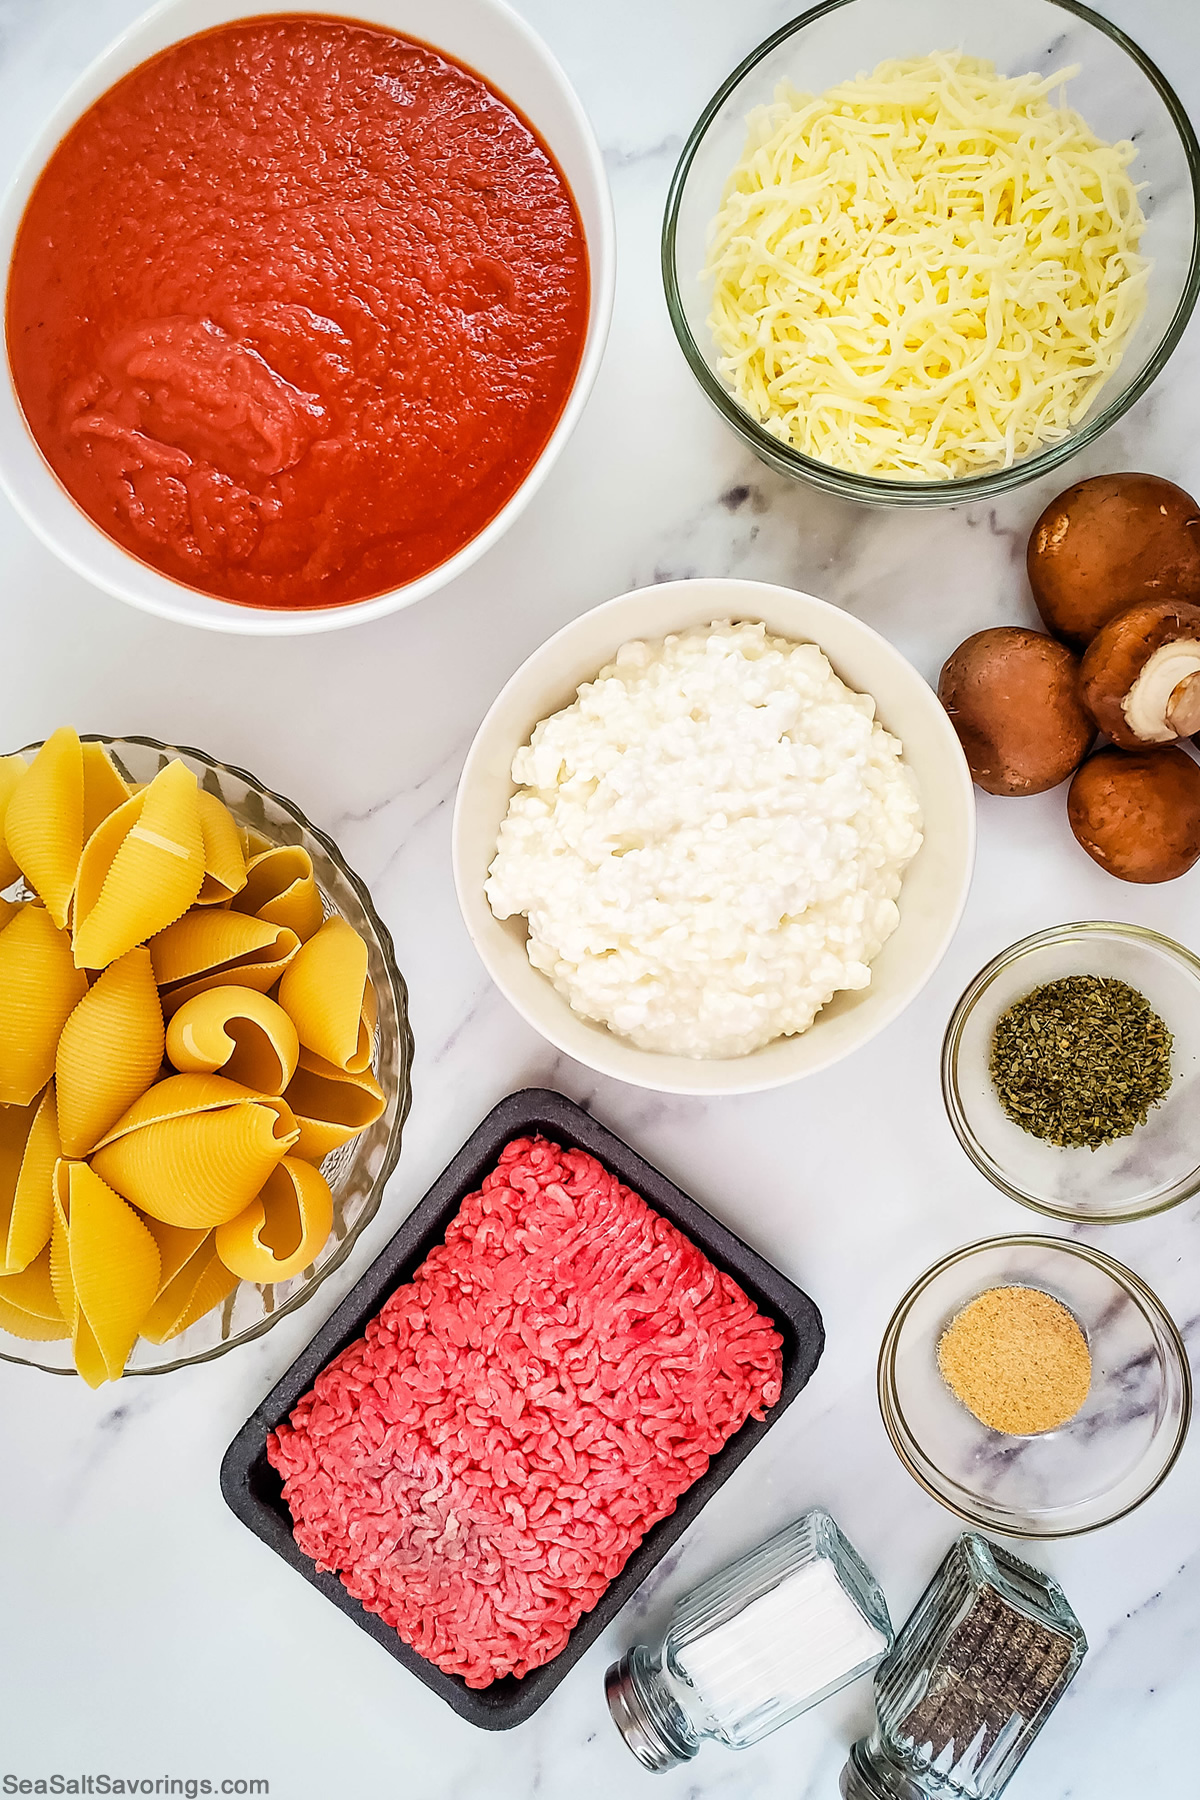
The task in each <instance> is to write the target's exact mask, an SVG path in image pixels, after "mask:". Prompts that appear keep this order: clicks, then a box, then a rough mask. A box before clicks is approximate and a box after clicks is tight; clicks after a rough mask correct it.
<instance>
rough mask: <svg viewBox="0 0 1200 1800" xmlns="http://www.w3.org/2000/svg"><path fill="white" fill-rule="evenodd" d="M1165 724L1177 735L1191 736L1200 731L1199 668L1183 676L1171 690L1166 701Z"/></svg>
mask: <svg viewBox="0 0 1200 1800" xmlns="http://www.w3.org/2000/svg"><path fill="white" fill-rule="evenodd" d="M1167 724H1168V725H1169V726H1170V727H1171V730H1172V731H1173V732H1175V733H1176V735H1177V736H1178V737H1191V735H1192V733H1193V732H1195V731H1200V670H1197V671H1196V672H1195V673H1194V674H1191V675H1188V676H1185V678H1184V679H1183V680H1182V681H1181V682H1180V683H1179V684H1178V686H1177V687H1175V688H1173V689H1172V690H1171V698H1170V699H1169V700H1168V701H1167Z"/></svg>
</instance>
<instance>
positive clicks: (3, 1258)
mask: <svg viewBox="0 0 1200 1800" xmlns="http://www.w3.org/2000/svg"><path fill="white" fill-rule="evenodd" d="M18 1139H19V1140H20V1141H19V1149H18V1145H17V1140H18ZM61 1154H62V1149H61V1146H60V1144H59V1141H58V1120H57V1117H56V1114H55V1107H54V1085H53V1083H51V1085H50V1086H49V1087H48V1088H47V1089H46V1091H45V1093H44V1094H43V1095H42V1097H41V1099H40V1100H39V1101H37V1102H36V1103H35V1104H34V1105H32V1106H22V1107H17V1106H12V1107H4V1108H2V1109H0V1273H6V1274H15V1273H17V1272H18V1271H19V1270H21V1269H26V1268H28V1267H29V1265H30V1264H31V1263H32V1262H33V1261H34V1260H35V1259H36V1258H37V1257H38V1256H40V1255H41V1253H42V1251H43V1250H44V1249H45V1248H46V1246H47V1245H48V1244H49V1242H50V1230H51V1226H52V1225H53V1223H54V1167H55V1164H56V1163H57V1161H58V1159H59V1157H60V1155H61ZM10 1178H11V1179H10Z"/></svg>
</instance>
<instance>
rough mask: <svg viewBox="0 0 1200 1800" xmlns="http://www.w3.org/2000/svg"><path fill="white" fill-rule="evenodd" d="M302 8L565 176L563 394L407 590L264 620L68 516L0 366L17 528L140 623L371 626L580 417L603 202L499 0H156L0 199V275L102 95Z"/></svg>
mask: <svg viewBox="0 0 1200 1800" xmlns="http://www.w3.org/2000/svg"><path fill="white" fill-rule="evenodd" d="M304 11H310V12H312V13H315V14H319V15H320V16H322V17H326V18H328V17H335V18H347V19H353V20H355V21H356V22H357V23H360V24H361V23H364V22H365V23H367V24H371V25H378V26H380V27H382V28H383V29H384V30H388V31H395V32H398V33H399V34H400V35H401V36H405V37H412V38H418V39H420V40H422V41H423V42H425V43H428V44H431V45H432V46H433V47H434V48H435V49H438V50H442V51H444V52H445V53H446V54H447V55H448V56H451V57H454V58H455V59H456V60H457V61H459V62H462V63H465V64H466V65H467V66H468V67H469V68H471V69H474V70H475V71H476V72H477V73H478V74H480V75H481V76H483V78H484V79H485V80H486V81H487V82H488V83H489V85H490V86H492V87H494V88H496V89H497V90H498V91H499V92H500V93H501V94H502V95H504V96H505V98H506V99H508V100H510V101H511V102H512V103H513V104H514V105H515V106H516V107H517V108H518V109H519V110H520V111H521V112H522V113H523V114H524V115H525V117H526V118H527V119H529V121H530V123H531V124H533V125H534V126H535V127H536V129H537V130H538V131H539V132H540V133H541V135H542V137H543V138H544V140H545V141H546V143H547V144H548V145H549V146H550V149H551V150H552V151H553V152H554V155H555V157H556V158H557V160H558V164H559V167H560V168H561V169H562V171H563V174H564V175H565V176H566V178H567V181H568V183H569V185H570V188H571V191H572V193H573V194H574V196H575V203H576V205H577V206H578V208H579V213H580V217H581V218H582V221H583V229H584V235H585V237H586V240H587V247H588V257H589V262H590V269H591V308H590V312H589V317H588V329H587V337H586V340H585V342H584V349H583V355H582V357H581V359H580V364H579V370H578V373H577V374H576V377H575V385H574V387H573V388H572V390H571V394H570V397H569V399H568V401H567V404H566V406H565V407H564V409H563V413H562V417H561V418H560V419H559V421H558V424H557V426H556V427H555V429H554V432H553V435H552V436H551V438H550V440H549V442H548V443H547V445H546V447H545V449H544V450H543V451H542V454H541V456H540V457H539V458H538V460H537V462H536V463H535V464H534V466H533V468H532V469H531V470H530V472H529V474H528V475H527V476H526V478H525V480H524V481H523V482H522V484H521V486H520V487H519V488H518V489H517V491H516V493H515V494H514V495H513V497H512V499H511V500H509V502H508V504H507V505H506V506H505V507H504V508H503V510H502V511H501V512H499V513H497V515H496V517H495V518H494V519H493V520H492V522H491V524H490V525H488V526H486V527H485V529H484V530H483V531H481V532H480V533H479V534H478V536H477V537H474V538H472V540H471V542H470V543H469V544H466V545H464V546H463V548H462V549H461V550H459V551H458V552H457V554H456V555H454V556H452V557H451V558H450V559H449V561H447V562H444V563H442V564H441V566H440V567H439V568H437V569H432V570H430V572H429V573H428V574H427V575H423V576H422V577H421V578H420V579H419V580H418V581H410V582H406V583H405V584H404V586H403V587H398V588H393V589H392V590H391V592H389V593H386V594H379V595H376V596H375V598H374V599H370V600H358V601H351V602H349V603H348V604H346V605H344V606H330V607H315V608H312V609H307V610H306V609H301V608H292V609H290V610H284V609H281V610H280V611H278V612H270V611H266V610H264V609H262V608H259V607H250V606H240V605H238V604H237V603H236V602H235V601H231V600H220V599H216V598H214V597H212V596H210V595H207V594H202V593H199V592H197V591H196V590H195V589H193V588H189V587H185V586H184V585H183V584H182V583H181V582H178V581H173V580H171V578H170V577H169V576H167V575H162V574H160V573H159V572H158V570H156V569H152V568H150V567H148V565H146V564H145V563H142V562H139V561H138V559H137V558H136V557H134V556H131V555H130V554H129V552H128V551H127V550H124V549H123V548H122V547H121V546H120V545H119V544H117V543H115V542H114V541H113V540H112V539H111V538H110V537H108V536H107V534H106V533H105V532H103V531H101V529H100V527H99V526H98V525H95V524H93V522H92V520H91V519H90V518H88V516H87V514H86V513H85V512H83V510H82V509H81V508H80V507H78V506H76V504H75V502H74V501H73V500H72V499H71V497H70V495H69V494H68V493H67V491H66V489H65V488H64V487H62V486H61V484H60V483H59V481H58V479H57V478H56V476H55V475H54V474H53V472H52V471H51V469H50V466H49V464H48V463H47V462H46V461H45V459H44V457H43V456H42V453H41V451H40V450H39V449H38V446H37V444H36V442H35V441H34V438H33V436H32V434H31V432H30V430H29V427H28V426H27V425H26V423H25V417H24V414H23V413H22V411H21V407H20V403H19V401H18V400H17V396H16V391H15V389H14V387H13V382H12V376H11V373H10V371H9V368H8V358H7V355H6V356H5V357H4V373H3V376H2V377H0V485H3V487H4V490H5V492H6V493H7V494H8V497H9V499H10V500H11V501H12V503H13V505H14V506H15V507H16V509H17V511H18V512H19V513H20V514H21V515H22V517H23V518H24V519H25V521H26V523H27V524H28V525H29V526H31V527H32V529H33V530H34V531H35V532H36V533H37V534H38V536H39V537H40V538H41V539H42V540H43V542H44V543H45V544H47V545H48V546H49V548H50V549H51V550H53V551H54V553H55V555H57V556H59V557H61V558H62V560H63V561H64V562H65V563H67V564H68V565H69V566H70V567H71V568H73V569H74V570H76V572H77V573H78V574H80V575H82V576H84V577H85V579H86V580H88V581H91V582H94V583H95V585H96V586H97V587H100V588H103V589H105V591H106V592H108V593H110V594H115V595H116V596H117V598H118V599H121V600H128V601H129V602H130V603H131V604H132V605H134V606H139V607H141V608H142V609H143V610H144V611H146V612H151V613H157V614H159V616H160V617H162V618H166V619H175V620H179V621H181V622H182V623H184V624H187V625H201V626H205V627H207V628H208V629H210V630H213V631H233V632H242V633H248V634H251V635H256V636H291V635H295V634H297V633H302V632H312V631H333V630H336V629H337V628H338V627H339V626H343V625H355V624H358V623H359V622H360V621H362V620H364V619H378V618H381V617H382V616H383V615H384V614H385V613H391V612H396V611H398V610H399V608H401V607H404V606H411V605H412V603H413V602H414V601H415V600H420V599H423V598H424V596H425V595H426V594H431V593H433V592H434V590H435V589H437V588H440V587H444V586H445V584H446V583H447V582H449V581H453V580H454V578H455V576H457V575H461V574H462V572H463V570H464V569H468V568H470V566H471V564H472V563H473V562H475V561H477V559H478V558H479V557H481V556H482V555H483V553H484V551H485V550H487V549H489V548H490V546H491V545H492V544H494V543H495V542H496V541H497V539H498V538H500V537H502V536H503V534H504V533H505V532H506V531H507V530H508V528H509V526H510V525H511V524H512V523H513V521H514V519H516V518H518V517H519V515H520V514H521V513H522V512H523V511H524V509H525V507H526V506H527V505H528V504H529V502H530V500H531V499H532V498H533V496H534V494H535V493H536V492H537V490H538V488H539V487H540V486H541V485H542V482H543V481H544V480H545V479H546V476H547V475H548V474H549V472H550V470H551V468H552V467H553V465H554V463H555V461H556V460H557V458H558V456H559V454H560V452H561V451H562V448H563V445H564V444H565V443H566V441H567V439H568V438H569V437H570V435H571V433H572V431H573V430H574V429H575V426H576V424H577V422H578V420H579V415H580V413H581V412H582V411H583V407H584V404H585V402H586V400H587V397H588V394H589V393H590V392H591V388H592V384H593V382H594V381H595V379H596V372H597V370H598V369H599V366H600V359H601V357H602V356H603V354H604V345H605V340H606V339H607V337H608V327H609V321H610V319H611V317H612V301H613V285H614V281H615V278H616V241H615V233H614V228H613V217H612V199H611V196H610V193H609V188H608V179H607V176H606V175H605V171H604V160H603V157H602V156H601V154H600V147H599V145H598V144H597V142H596V138H595V134H594V133H593V131H592V127H591V124H590V123H589V121H588V117H587V114H586V113H585V112H584V110H583V107H582V106H581V104H580V102H579V100H578V98H577V96H576V94H575V91H574V89H573V88H572V87H571V84H570V82H569V81H568V80H567V77H566V75H565V74H564V73H563V71H562V69H561V68H560V67H559V65H558V63H557V62H556V61H555V59H554V57H553V56H552V55H551V54H550V51H549V50H548V49H547V47H546V45H545V44H544V43H543V42H542V40H541V39H540V38H539V37H538V36H537V34H536V33H535V32H534V31H532V30H531V29H530V27H529V26H528V25H527V24H526V23H525V22H524V20H523V19H521V18H520V17H519V16H518V15H517V14H516V13H515V12H513V10H512V9H511V7H509V6H507V5H506V4H505V3H504V0H350V3H349V4H343V3H342V0H314V3H313V4H312V5H311V6H310V7H308V8H306V7H304V6H303V5H302V4H297V0H162V4H161V5H158V6H156V7H154V8H153V9H152V10H151V11H150V12H148V13H146V14H145V15H144V17H142V18H141V19H139V20H138V21H137V22H136V23H135V24H133V25H131V26H130V27H129V29H128V30H127V31H125V32H123V33H122V34H121V36H120V37H119V38H118V39H117V40H116V42H115V43H114V44H112V45H111V46H110V48H109V49H108V50H106V51H105V52H104V54H103V55H102V56H101V57H99V58H98V59H97V60H96V61H95V62H94V63H93V64H92V65H91V67H90V68H89V69H88V70H87V71H86V72H85V73H84V74H83V75H81V76H80V78H79V80H78V81H77V82H76V83H75V85H74V87H73V88H72V89H71V90H70V92H69V93H68V94H67V96H66V98H65V99H64V100H63V101H62V103H61V105H60V106H58V107H57V108H56V109H55V111H54V112H53V113H52V114H51V115H50V117H49V119H48V120H47V121H46V124H45V126H44V127H43V129H42V131H41V132H40V133H39V134H38V136H37V138H36V139H35V140H34V142H33V144H32V145H31V146H30V148H29V151H28V153H27V154H26V157H25V160H24V161H23V163H22V164H21V167H20V169H19V170H18V171H17V174H16V176H15V177H14V179H13V182H12V184H11V186H10V187H9V189H8V192H7V194H6V195H5V196H4V199H3V201H2V202H0V268H4V269H7V267H8V265H9V262H10V260H11V258H12V250H13V244H14V242H15V239H16V235H17V231H18V229H19V227H20V223H21V218H22V216H23V214H24V211H25V207H26V204H27V203H28V200H29V196H30V194H31V193H32V192H33V189H34V187H35V186H36V184H37V180H38V177H39V176H40V174H41V172H42V169H43V168H44V167H45V164H46V162H47V161H48V159H49V157H50V156H51V154H52V152H53V151H54V150H55V148H56V147H57V145H58V144H59V143H60V142H61V140H62V138H63V137H64V135H65V134H66V132H67V131H69V130H70V128H71V126H72V125H73V124H74V123H75V121H76V120H77V119H78V118H79V117H80V116H81V115H82V114H83V113H84V112H86V111H87V109H88V107H89V106H91V105H92V103H93V102H94V101H95V100H97V99H98V98H99V97H100V95H101V94H103V93H104V92H105V91H106V89H108V88H110V87H111V86H112V84H113V83H114V82H115V81H119V80H120V78H121V77H122V76H123V75H126V74H128V73H129V72H130V70H132V69H135V68H137V67H138V65H139V64H140V63H143V62H145V61H146V60H147V58H149V57H151V56H155V55H157V54H158V53H159V52H160V51H162V50H165V49H166V48H167V47H168V46H169V45H171V44H174V43H178V42H179V40H180V39H181V38H187V37H191V36H193V35H194V34H195V33H196V32H199V31H210V30H212V29H213V28H214V27H215V26H218V25H224V24H228V23H230V22H231V21H233V20H235V19H245V18H247V17H251V16H253V17H263V16H265V15H267V14H271V13H290V14H295V13H297V12H304Z"/></svg>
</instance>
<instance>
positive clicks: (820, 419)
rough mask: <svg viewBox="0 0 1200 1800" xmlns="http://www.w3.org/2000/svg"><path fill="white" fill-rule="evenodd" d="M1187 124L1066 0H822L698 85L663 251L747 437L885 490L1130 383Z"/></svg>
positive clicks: (1197, 253) (968, 460)
mask: <svg viewBox="0 0 1200 1800" xmlns="http://www.w3.org/2000/svg"><path fill="white" fill-rule="evenodd" d="M1198 218H1200V144H1198V143H1197V139H1196V135H1195V133H1194V131H1193V130H1192V127H1191V125H1190V123H1189V122H1188V119H1187V116H1186V114H1185V112H1184V110H1183V107H1182V105H1181V104H1180V102H1179V100H1178V98H1177V97H1176V95H1175V93H1174V92H1173V90H1172V89H1171V87H1170V84H1169V83H1168V82H1167V80H1166V79H1165V77H1164V76H1163V75H1162V73H1161V72H1160V71H1159V70H1158V69H1157V68H1156V67H1155V66H1154V64H1153V63H1152V62H1151V61H1150V60H1149V58H1148V57H1147V56H1146V55H1145V54H1144V53H1143V52H1142V51H1141V50H1140V49H1139V48H1138V47H1137V45H1136V44H1134V43H1133V42H1132V41H1131V40H1130V39H1129V38H1128V37H1127V36H1126V35H1125V34H1124V33H1123V32H1121V31H1120V30H1118V28H1117V27H1116V26H1115V25H1113V24H1112V23H1111V22H1110V21H1108V20H1106V19H1103V18H1101V17H1100V16H1099V15H1098V14H1096V13H1093V12H1091V11H1090V10H1089V9H1088V8H1087V7H1084V6H1081V5H1077V4H1075V0H1004V4H1003V5H997V4H995V0H827V3H826V4H825V5H822V6H817V7H815V8H814V9H813V10H811V11H810V12H808V13H805V14H804V15H802V16H801V17H800V18H798V19H794V20H793V21H791V23H790V24H788V25H785V26H783V27H782V28H781V29H780V30H779V31H777V32H776V33H775V34H774V35H773V36H772V37H770V38H768V39H767V41H766V42H765V43H763V44H761V45H759V47H758V48H757V49H756V50H754V51H753V52H752V53H751V55H749V56H748V57H747V58H746V60H745V61H744V62H743V63H742V64H741V66H740V67H739V68H737V69H735V70H734V72H733V74H732V75H731V76H730V77H729V79H728V80H727V81H726V82H725V83H724V84H723V86H722V87H721V88H720V90H719V91H718V92H717V94H716V95H715V96H714V97H713V99H712V100H711V101H710V102H709V104H708V106H707V107H706V108H705V109H704V112H703V114H702V115H701V117H700V120H699V122H698V124H697V125H696V128H695V130H694V131H693V132H692V134H691V137H690V138H689V139H688V142H687V144H686V146H685V148H684V152H683V155H682V157H681V158H680V162H679V166H678V168H677V169H676V172H675V177H674V180H673V182H672V184H671V191H670V195H669V197H668V201H667V211H666V217H665V221H664V227H663V277H664V281H665V284H666V292H667V302H668V307H669V310H670V313H671V319H672V323H673V324H674V327H675V331H676V335H677V336H678V338H679V341H680V344H681V346H682V348H683V350H684V353H685V355H686V356H687V359H688V362H689V363H690V365H691V367H692V370H693V372H694V374H695V375H696V377H697V379H698V380H699V382H700V385H701V387H702V388H703V389H704V391H705V393H706V394H707V395H708V397H709V398H710V400H712V401H713V403H714V404H715V405H716V407H717V408H718V410H719V411H720V412H721V413H722V415H723V416H724V417H725V418H726V420H727V421H728V422H729V423H730V424H731V425H732V426H733V427H734V429H735V430H736V431H737V432H738V433H739V435H740V436H741V437H742V438H743V440H744V441H745V442H746V443H747V444H748V445H749V446H750V448H751V449H752V450H754V451H755V453H756V454H757V455H758V456H759V457H761V458H762V460H763V461H764V462H766V463H767V464H769V465H770V466H771V467H772V468H774V469H776V470H778V471H779V472H780V473H782V474H786V475H791V476H795V477H798V478H802V479H806V480H808V481H811V482H814V483H815V484H816V485H817V486H819V487H822V488H824V489H825V490H826V491H827V492H832V493H839V494H843V495H846V496H848V497H851V498H855V499H860V500H867V501H875V502H879V503H882V504H885V505H909V506H929V505H935V504H938V503H944V502H960V501H963V500H970V499H977V498H984V497H986V496H988V495H992V494H996V493H999V492H1002V491H1004V490H1005V489H1007V488H1010V487H1014V486H1017V485H1018V484H1019V483H1021V482H1025V481H1030V480H1033V479H1034V478H1035V477H1037V476H1039V475H1042V474H1045V473H1046V472H1047V471H1048V470H1050V469H1053V468H1055V467H1056V466H1057V465H1058V464H1060V463H1062V462H1064V461H1066V459H1067V458H1068V457H1070V456H1073V455H1074V454H1075V453H1076V452H1077V451H1078V450H1080V449H1082V448H1083V447H1084V446H1085V445H1086V444H1089V443H1091V442H1092V441H1093V440H1094V439H1095V438H1097V437H1098V436H1099V435H1100V433H1101V432H1102V431H1105V430H1106V429H1107V428H1108V427H1109V426H1110V425H1111V424H1113V422H1114V421H1115V420H1116V419H1118V418H1119V417H1120V416H1121V415H1122V414H1123V413H1124V412H1125V411H1126V410H1127V409H1128V408H1129V407H1130V406H1131V405H1132V404H1133V402H1134V401H1135V400H1136V399H1137V398H1138V397H1139V395H1141V394H1143V393H1144V392H1145V391H1146V389H1147V388H1148V387H1149V385H1150V383H1151V382H1152V381H1153V380H1154V378H1155V376H1156V375H1157V374H1158V372H1159V371H1160V369H1161V368H1162V367H1163V364H1164V363H1165V362H1166V359H1167V357H1168V356H1169V355H1170V353H1171V351H1172V350H1173V349H1174V347H1175V345H1176V343H1177V342H1178V341H1179V338H1180V336H1181V335H1182V332H1183V329H1184V327H1185V325H1186V324H1187V321H1188V318H1189V316H1190V314H1191V311H1192V308H1193V306H1194V305H1195V301H1196V295H1197V291H1198V289H1200V238H1198V233H1197V220H1198Z"/></svg>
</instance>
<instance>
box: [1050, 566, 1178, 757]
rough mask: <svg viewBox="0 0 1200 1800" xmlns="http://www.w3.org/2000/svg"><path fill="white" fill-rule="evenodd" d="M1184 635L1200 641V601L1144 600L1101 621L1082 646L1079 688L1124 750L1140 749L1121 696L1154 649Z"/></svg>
mask: <svg viewBox="0 0 1200 1800" xmlns="http://www.w3.org/2000/svg"><path fill="white" fill-rule="evenodd" d="M1180 639H1188V640H1193V641H1195V642H1197V643H1200V606H1194V605H1192V603H1191V602H1190V601H1188V600H1175V599H1163V600H1141V601H1139V602H1138V603H1137V605H1135V606H1127V607H1126V608H1125V610H1124V612H1119V613H1118V614H1117V616H1116V618H1114V619H1110V620H1109V621H1108V624H1107V625H1105V626H1103V627H1102V629H1101V630H1100V631H1098V632H1097V633H1096V636H1095V637H1094V638H1093V639H1092V642H1091V643H1090V644H1089V645H1088V647H1087V649H1086V650H1085V651H1084V655H1083V663H1082V665H1081V668H1080V672H1079V693H1080V697H1081V698H1082V700H1083V704H1084V706H1086V708H1087V710H1088V712H1089V713H1090V714H1091V716H1092V718H1093V719H1094V720H1095V721H1096V724H1097V725H1098V726H1099V728H1100V730H1101V731H1103V732H1106V733H1107V735H1108V736H1109V737H1110V738H1111V739H1112V741H1113V743H1114V744H1119V745H1120V746H1121V748H1122V749H1123V750H1142V749H1144V748H1145V747H1146V740H1145V738H1140V737H1138V736H1137V734H1136V733H1135V732H1134V731H1133V730H1132V729H1131V728H1130V725H1129V721H1128V719H1127V718H1126V716H1125V712H1124V709H1123V706H1122V702H1123V701H1124V700H1125V698H1126V696H1127V695H1128V693H1129V691H1130V689H1131V688H1132V687H1133V684H1134V682H1135V681H1136V680H1137V678H1138V676H1139V675H1140V674H1141V672H1142V670H1143V669H1144V668H1145V666H1146V664H1147V663H1148V662H1149V660H1150V658H1151V657H1152V656H1153V654H1154V652H1155V651H1156V650H1161V649H1162V647H1163V645H1164V644H1174V643H1178V642H1179V640H1180Z"/></svg>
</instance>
